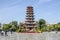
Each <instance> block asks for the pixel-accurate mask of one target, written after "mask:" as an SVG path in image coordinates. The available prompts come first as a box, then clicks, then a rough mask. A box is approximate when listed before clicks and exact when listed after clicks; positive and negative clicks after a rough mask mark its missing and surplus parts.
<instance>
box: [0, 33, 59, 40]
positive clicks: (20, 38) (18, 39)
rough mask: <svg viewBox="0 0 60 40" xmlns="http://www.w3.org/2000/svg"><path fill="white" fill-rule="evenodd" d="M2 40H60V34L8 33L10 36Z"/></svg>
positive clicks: (3, 37) (1, 39) (0, 37)
mask: <svg viewBox="0 0 60 40" xmlns="http://www.w3.org/2000/svg"><path fill="white" fill-rule="evenodd" d="M0 40H60V32H58V33H56V32H44V33H15V32H13V33H12V34H11V33H10V32H8V36H5V35H3V36H1V35H0Z"/></svg>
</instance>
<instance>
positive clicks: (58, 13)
mask: <svg viewBox="0 0 60 40" xmlns="http://www.w3.org/2000/svg"><path fill="white" fill-rule="evenodd" d="M27 6H33V7H34V13H35V14H34V15H35V20H36V21H37V20H39V19H41V18H42V19H45V20H46V21H47V23H48V24H50V23H51V24H52V23H58V22H60V0H0V22H1V23H9V22H11V21H13V20H16V21H18V22H24V21H25V15H26V7H27Z"/></svg>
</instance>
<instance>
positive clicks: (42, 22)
mask: <svg viewBox="0 0 60 40" xmlns="http://www.w3.org/2000/svg"><path fill="white" fill-rule="evenodd" d="M38 25H39V27H40V29H41V28H42V27H44V26H46V21H45V20H44V19H40V20H39V22H38Z"/></svg>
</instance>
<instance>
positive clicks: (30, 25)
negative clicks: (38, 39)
mask: <svg viewBox="0 0 60 40" xmlns="http://www.w3.org/2000/svg"><path fill="white" fill-rule="evenodd" d="M26 10H27V11H26V20H25V28H26V29H28V30H33V29H34V28H35V25H36V22H35V21H34V12H33V7H32V6H28V7H27V9H26Z"/></svg>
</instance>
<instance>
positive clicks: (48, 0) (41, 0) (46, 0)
mask: <svg viewBox="0 0 60 40" xmlns="http://www.w3.org/2000/svg"><path fill="white" fill-rule="evenodd" d="M50 1H52V0H40V2H50Z"/></svg>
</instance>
